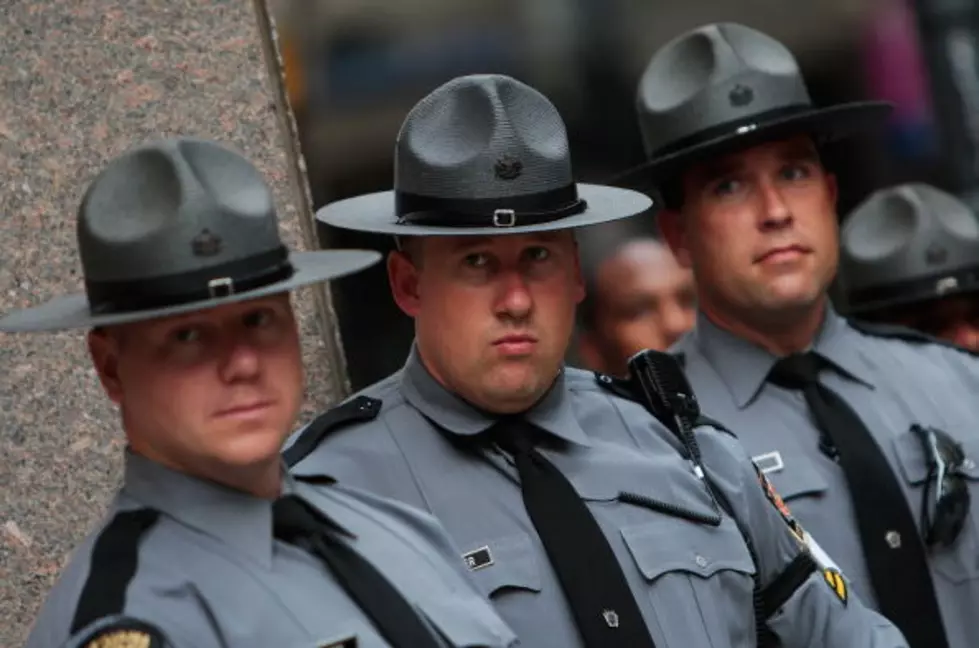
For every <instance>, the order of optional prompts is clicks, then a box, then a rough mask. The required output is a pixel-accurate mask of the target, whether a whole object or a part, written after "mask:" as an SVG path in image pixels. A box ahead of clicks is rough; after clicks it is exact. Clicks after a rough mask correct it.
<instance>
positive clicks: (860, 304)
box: [840, 184, 979, 314]
mask: <svg viewBox="0 0 979 648" xmlns="http://www.w3.org/2000/svg"><path fill="white" fill-rule="evenodd" d="M840 278H841V282H842V285H843V288H844V296H845V297H844V298H845V309H846V310H847V311H848V312H849V313H851V314H859V313H866V312H868V311H874V310H878V309H881V308H887V307H890V306H899V305H903V304H911V303H915V302H920V301H924V300H928V299H933V298H936V297H943V296H947V295H952V294H957V293H963V292H972V291H975V290H979V220H977V218H976V215H975V213H974V212H973V211H972V210H971V209H970V208H969V207H968V206H967V205H966V204H965V203H964V202H962V201H961V200H959V199H958V198H956V197H955V196H952V195H950V194H947V193H945V192H944V191H941V190H939V189H936V188H935V187H932V186H929V185H925V184H905V185H900V186H897V187H890V188H887V189H882V190H880V191H877V192H875V193H873V194H872V195H871V196H870V197H868V198H867V199H866V200H865V201H864V202H863V203H861V204H860V205H858V206H857V207H856V208H855V209H854V210H853V211H852V212H851V213H850V215H849V216H848V217H847V218H846V220H845V221H844V226H843V230H842V231H841V233H840Z"/></svg>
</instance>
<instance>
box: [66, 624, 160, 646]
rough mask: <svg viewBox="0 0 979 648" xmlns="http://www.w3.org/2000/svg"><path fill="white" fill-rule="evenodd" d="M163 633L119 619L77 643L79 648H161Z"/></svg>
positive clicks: (144, 625)
mask: <svg viewBox="0 0 979 648" xmlns="http://www.w3.org/2000/svg"><path fill="white" fill-rule="evenodd" d="M166 645H167V642H166V639H165V637H164V635H163V632H162V631H161V630H160V629H159V628H157V627H156V626H154V625H150V624H149V623H146V622H144V621H138V620H136V619H126V618H123V619H119V620H118V621H114V622H112V623H110V624H108V625H106V626H104V627H101V628H99V629H98V630H96V631H95V632H93V633H91V634H90V635H89V636H87V637H85V639H84V640H82V641H81V642H79V643H78V646H80V648H163V647H164V646H166Z"/></svg>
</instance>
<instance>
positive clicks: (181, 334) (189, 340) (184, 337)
mask: <svg viewBox="0 0 979 648" xmlns="http://www.w3.org/2000/svg"><path fill="white" fill-rule="evenodd" d="M171 337H172V338H173V339H174V340H175V341H176V342H179V343H180V344H193V343H194V342H197V341H199V340H200V339H201V330H200V329H199V328H197V327H196V326H186V327H184V328H180V329H177V330H176V331H174V332H173V333H172V334H171Z"/></svg>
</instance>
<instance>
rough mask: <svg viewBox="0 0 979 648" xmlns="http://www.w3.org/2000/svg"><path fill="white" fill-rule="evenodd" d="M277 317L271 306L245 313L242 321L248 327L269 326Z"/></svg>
mask: <svg viewBox="0 0 979 648" xmlns="http://www.w3.org/2000/svg"><path fill="white" fill-rule="evenodd" d="M274 319H275V313H274V312H272V310H271V309H269V308H262V309H259V310H253V311H250V312H248V313H246V314H245V316H244V317H243V318H242V321H243V322H244V323H245V326H247V327H248V328H262V327H265V326H268V325H269V324H271V323H272V321H273V320H274Z"/></svg>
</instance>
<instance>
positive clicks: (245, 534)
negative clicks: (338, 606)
mask: <svg viewBox="0 0 979 648" xmlns="http://www.w3.org/2000/svg"><path fill="white" fill-rule="evenodd" d="M283 479H284V487H283V494H285V493H289V492H293V491H294V490H295V483H294V482H293V479H292V477H291V476H290V475H289V474H288V473H287V472H286V471H285V470H284V469H283ZM123 493H124V494H125V495H127V496H128V497H130V498H132V499H134V500H136V501H137V502H138V503H140V504H141V505H143V506H146V507H149V508H152V509H156V510H158V511H160V512H161V513H163V514H164V515H166V516H168V517H170V518H172V519H174V520H176V521H177V522H179V523H180V524H183V525H185V526H188V527H190V528H192V529H194V530H195V531H199V532H202V533H204V534H206V535H208V536H211V537H212V538H215V539H217V540H218V541H220V542H222V543H224V544H225V545H228V546H230V547H231V548H232V549H233V550H235V551H237V552H239V553H241V554H244V555H247V556H248V557H250V558H252V559H253V560H256V561H258V562H259V564H261V565H262V566H263V567H266V568H270V567H271V565H272V547H273V542H274V541H273V536H272V501H271V500H267V499H263V498H260V497H255V496H254V495H250V494H248V493H242V492H241V491H237V490H234V489H231V488H228V487H226V486H222V485H221V484H217V483H214V482H210V481H206V480H203V479H199V478H197V477H192V476H191V475H187V474H185V473H181V472H177V471H175V470H171V469H170V468H167V467H165V466H163V465H161V464H159V463H156V462H155V461H151V460H150V459H147V458H146V457H143V456H140V455H138V454H136V453H134V452H132V451H130V450H128V449H127V451H126V453H125V476H124V485H123Z"/></svg>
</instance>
